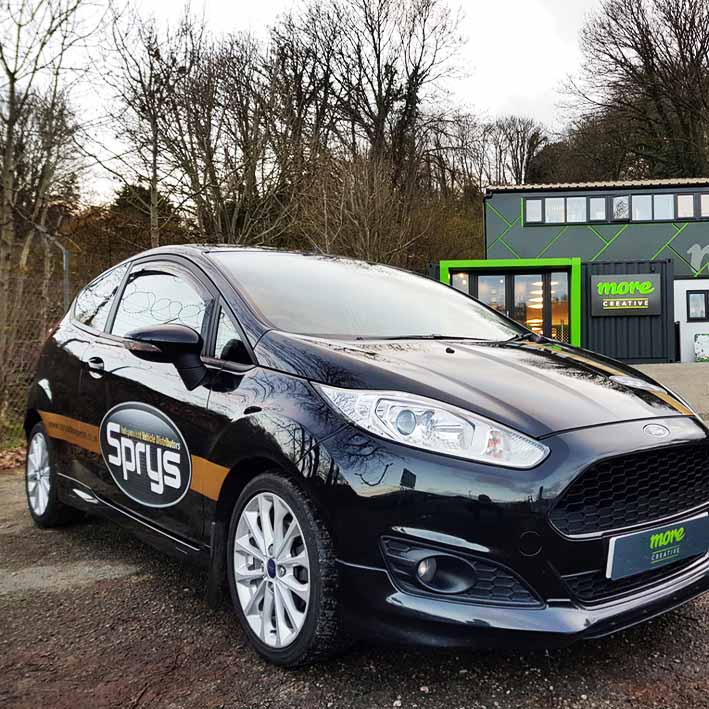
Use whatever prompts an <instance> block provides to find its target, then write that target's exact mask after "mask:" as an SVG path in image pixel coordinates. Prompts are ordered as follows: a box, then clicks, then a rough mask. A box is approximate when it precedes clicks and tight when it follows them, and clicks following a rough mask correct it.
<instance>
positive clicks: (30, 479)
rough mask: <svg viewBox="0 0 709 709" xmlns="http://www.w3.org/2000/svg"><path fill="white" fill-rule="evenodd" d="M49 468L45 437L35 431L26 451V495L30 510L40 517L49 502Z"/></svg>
mask: <svg viewBox="0 0 709 709" xmlns="http://www.w3.org/2000/svg"><path fill="white" fill-rule="evenodd" d="M50 474H51V469H50V465H49V450H48V448H47V439H46V438H45V437H44V436H43V435H42V434H41V433H37V434H35V435H34V436H33V438H32V440H31V441H30V447H29V451H28V452H27V496H28V498H29V502H30V507H31V508H32V511H33V512H34V513H35V514H36V515H37V516H38V517H41V516H42V515H43V514H44V513H45V511H46V510H47V505H48V504H49V493H50V490H51V479H50Z"/></svg>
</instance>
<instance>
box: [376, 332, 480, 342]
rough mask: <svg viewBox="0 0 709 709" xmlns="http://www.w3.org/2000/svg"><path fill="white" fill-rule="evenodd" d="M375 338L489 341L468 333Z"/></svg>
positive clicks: (382, 338) (379, 338)
mask: <svg viewBox="0 0 709 709" xmlns="http://www.w3.org/2000/svg"><path fill="white" fill-rule="evenodd" d="M371 339H373V340H475V341H476V342H489V340H486V339H485V338H484V337H468V336H467V335H437V334H435V333H434V334H430V335H391V336H388V337H372V338H371Z"/></svg>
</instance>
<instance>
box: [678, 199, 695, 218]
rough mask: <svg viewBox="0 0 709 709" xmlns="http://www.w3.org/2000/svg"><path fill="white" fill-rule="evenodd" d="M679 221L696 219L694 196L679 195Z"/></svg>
mask: <svg viewBox="0 0 709 709" xmlns="http://www.w3.org/2000/svg"><path fill="white" fill-rule="evenodd" d="M677 219H694V195H693V194H678V195H677Z"/></svg>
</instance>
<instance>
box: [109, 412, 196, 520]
mask: <svg viewBox="0 0 709 709" xmlns="http://www.w3.org/2000/svg"><path fill="white" fill-rule="evenodd" d="M99 440H100V444H101V453H102V455H103V459H104V461H105V463H106V466H107V467H108V470H109V472H110V473H111V477H112V478H113V480H114V481H115V483H116V485H118V487H119V488H120V489H121V490H122V491H123V492H124V493H125V494H126V495H127V496H128V497H130V498H131V499H132V500H135V501H136V502H138V503H140V504H141V505H145V506H146V507H170V506H171V505H176V504H177V503H178V502H179V501H180V500H181V499H182V498H183V497H184V496H185V495H186V494H187V491H188V490H189V488H190V482H191V479H192V460H191V457H190V452H189V450H188V448H187V443H186V442H185V439H184V437H183V436H182V433H180V430H179V429H178V428H177V426H176V425H175V424H174V423H173V422H172V420H170V419H169V418H168V417H167V416H165V414H163V413H162V412H161V411H160V410H159V409H156V408H154V407H152V406H147V405H146V404H141V403H139V402H128V403H125V404H119V405H118V406H114V407H113V408H112V409H111V410H110V411H109V412H108V413H107V414H106V416H104V419H103V421H102V422H101V428H100V431H99Z"/></svg>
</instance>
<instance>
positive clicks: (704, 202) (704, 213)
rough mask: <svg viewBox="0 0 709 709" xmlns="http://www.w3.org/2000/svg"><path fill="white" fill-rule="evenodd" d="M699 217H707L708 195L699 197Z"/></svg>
mask: <svg viewBox="0 0 709 709" xmlns="http://www.w3.org/2000/svg"><path fill="white" fill-rule="evenodd" d="M700 207H701V215H702V216H703V217H709V194H703V195H702V196H701V204H700Z"/></svg>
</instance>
